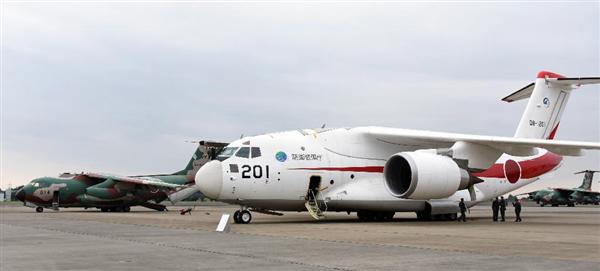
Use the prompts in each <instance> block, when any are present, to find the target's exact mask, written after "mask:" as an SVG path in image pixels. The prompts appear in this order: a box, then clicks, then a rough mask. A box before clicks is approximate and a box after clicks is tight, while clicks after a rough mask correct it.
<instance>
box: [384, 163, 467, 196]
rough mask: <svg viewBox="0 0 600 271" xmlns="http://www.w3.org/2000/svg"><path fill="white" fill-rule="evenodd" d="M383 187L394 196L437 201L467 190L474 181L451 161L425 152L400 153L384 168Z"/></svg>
mask: <svg viewBox="0 0 600 271" xmlns="http://www.w3.org/2000/svg"><path fill="white" fill-rule="evenodd" d="M384 175H385V186H386V188H387V190H388V191H389V192H390V193H391V194H392V195H393V196H395V197H398V198H405V199H418V200H429V199H440V198H446V197H448V196H451V195H452V194H454V193H456V191H458V190H462V189H467V188H468V187H469V186H470V185H472V184H473V183H476V182H477V181H476V180H472V178H471V177H470V174H469V173H468V172H467V171H466V170H464V169H462V168H460V167H459V166H458V164H456V162H454V160H452V158H450V157H447V156H442V155H437V154H433V153H425V152H400V153H396V154H394V155H392V157H390V158H389V159H388V161H387V162H386V163H385V167H384Z"/></svg>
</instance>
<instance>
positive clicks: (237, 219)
mask: <svg viewBox="0 0 600 271" xmlns="http://www.w3.org/2000/svg"><path fill="white" fill-rule="evenodd" d="M233 222H235V223H236V224H240V223H241V222H240V210H237V211H235V213H233Z"/></svg>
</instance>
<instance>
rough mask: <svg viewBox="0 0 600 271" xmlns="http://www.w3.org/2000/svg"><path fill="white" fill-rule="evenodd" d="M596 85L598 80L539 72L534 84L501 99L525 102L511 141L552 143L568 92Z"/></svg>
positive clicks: (595, 78)
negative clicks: (583, 86) (546, 140)
mask: <svg viewBox="0 0 600 271" xmlns="http://www.w3.org/2000/svg"><path fill="white" fill-rule="evenodd" d="M598 83H600V77H575V78H567V77H564V76H562V75H560V74H556V73H553V72H548V71H541V72H539V73H538V75H537V79H536V80H535V82H534V83H531V84H529V85H527V86H525V87H523V88H522V89H520V90H517V91H516V92H514V93H512V94H510V95H508V96H506V97H504V99H502V100H503V101H506V102H514V101H518V100H522V99H526V98H529V101H528V103H527V107H526V108H525V112H524V113H523V116H522V117H521V121H520V122H519V126H518V127H517V132H516V133H515V137H520V138H538V139H554V136H555V135H556V131H557V130H558V125H559V124H560V118H561V116H562V114H563V112H564V110H565V107H566V105H567V102H568V101H569V95H570V94H571V91H572V90H573V89H575V88H577V87H579V86H581V85H585V84H598Z"/></svg>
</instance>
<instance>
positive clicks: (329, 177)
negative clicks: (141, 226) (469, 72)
mask: <svg viewBox="0 0 600 271" xmlns="http://www.w3.org/2000/svg"><path fill="white" fill-rule="evenodd" d="M597 83H600V77H583V78H567V77H564V76H561V75H558V74H555V73H552V72H546V71H542V72H540V73H538V75H537V79H536V81H535V82H534V83H531V84H529V85H527V86H525V87H524V88H522V89H520V90H518V91H516V92H514V93H512V94H510V95H509V96H507V97H505V98H504V99H502V100H503V101H506V102H513V101H517V100H521V99H526V98H529V103H528V104H527V107H526V109H525V113H524V114H523V116H522V118H521V121H520V123H519V126H518V128H517V132H516V133H515V136H514V137H496V136H480V135H466V134H452V133H440V132H429V131H416V130H405V129H396V128H383V127H357V128H341V129H305V130H296V131H287V132H279V133H270V134H264V135H259V136H252V137H244V138H242V139H240V140H237V141H234V142H232V143H231V144H229V145H228V146H227V147H226V148H225V149H224V150H223V152H222V153H221V154H220V155H219V156H218V160H214V161H211V162H209V163H207V164H206V165H204V166H203V167H202V168H201V169H200V170H199V171H198V173H197V174H196V178H195V180H196V185H197V186H198V189H199V190H200V191H201V192H202V193H204V194H205V195H206V196H208V197H210V198H213V199H215V200H219V201H223V202H227V203H231V204H236V205H240V206H241V208H240V210H239V211H236V212H235V214H234V220H235V222H237V223H249V222H250V220H251V219H252V215H251V213H250V211H255V212H263V213H269V214H279V215H281V213H277V212H276V211H308V212H309V214H310V215H311V216H313V217H314V218H315V219H322V218H324V212H326V211H346V212H348V213H350V212H357V215H358V218H359V219H360V220H377V221H379V220H391V219H392V217H393V216H394V213H395V212H416V213H417V217H418V218H420V219H427V220H429V219H434V220H444V219H454V218H455V217H456V213H457V211H458V204H457V203H458V201H459V200H460V199H461V198H464V199H465V201H466V202H467V206H473V205H475V204H477V203H479V202H481V201H487V200H490V199H492V198H494V197H497V196H499V195H503V194H505V193H508V192H510V191H513V190H515V189H517V188H520V187H522V186H524V185H527V184H530V183H532V182H534V181H536V180H538V179H539V178H540V176H542V175H543V174H546V173H548V172H550V171H553V170H555V169H557V168H558V167H559V166H560V165H561V161H562V155H565V156H580V155H582V150H583V149H595V150H597V149H600V143H598V142H574V141H558V140H552V139H553V138H554V136H555V134H556V131H557V129H558V125H559V123H560V117H561V115H562V113H563V111H564V109H565V105H566V104H567V100H568V99H569V95H570V93H571V91H572V90H573V89H575V88H577V87H579V86H581V85H584V84H597Z"/></svg>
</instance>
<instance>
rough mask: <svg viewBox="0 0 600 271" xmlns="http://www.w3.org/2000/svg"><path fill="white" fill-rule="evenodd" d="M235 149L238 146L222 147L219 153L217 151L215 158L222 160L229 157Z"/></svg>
mask: <svg viewBox="0 0 600 271" xmlns="http://www.w3.org/2000/svg"><path fill="white" fill-rule="evenodd" d="M237 149H238V147H227V148H225V149H223V150H222V151H221V153H219V155H217V160H219V161H223V160H225V159H227V158H229V157H231V156H232V155H233V154H234V153H235V151H236V150H237Z"/></svg>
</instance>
